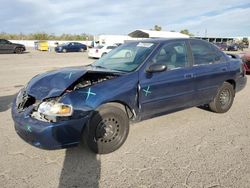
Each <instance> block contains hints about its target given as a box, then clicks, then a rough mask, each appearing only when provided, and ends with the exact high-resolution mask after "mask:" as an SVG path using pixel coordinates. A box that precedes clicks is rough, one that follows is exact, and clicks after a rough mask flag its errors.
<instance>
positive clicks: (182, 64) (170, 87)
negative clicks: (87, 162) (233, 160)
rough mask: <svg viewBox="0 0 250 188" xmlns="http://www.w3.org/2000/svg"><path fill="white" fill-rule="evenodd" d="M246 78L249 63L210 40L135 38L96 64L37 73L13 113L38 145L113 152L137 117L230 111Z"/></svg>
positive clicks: (19, 130) (28, 137) (17, 125)
mask: <svg viewBox="0 0 250 188" xmlns="http://www.w3.org/2000/svg"><path fill="white" fill-rule="evenodd" d="M246 82H247V77H246V76H245V71H244V67H243V63H242V61H241V60H240V59H238V58H237V57H236V56H230V57H229V56H227V55H226V54H225V53H223V52H222V51H221V50H219V49H218V48H216V47H215V46H214V45H212V44H210V43H208V42H207V41H203V40H197V39H164V40H163V39H150V40H142V41H134V42H129V43H125V44H123V45H121V46H119V47H117V48H115V49H114V50H112V51H111V52H109V53H108V54H107V55H105V56H104V57H102V58H100V59H99V60H97V61H96V62H95V63H93V64H91V65H87V66H82V67H69V68H63V69H59V70H55V71H50V72H47V73H44V74H39V75H37V76H35V77H34V78H33V79H31V80H30V81H29V82H28V84H27V85H26V86H25V87H24V88H22V89H21V90H20V91H19V93H18V95H17V97H16V98H15V99H14V101H13V103H12V104H13V106H12V118H13V120H14V122H15V130H16V132H17V134H18V135H20V137H21V138H22V139H24V140H25V141H27V142H28V143H30V144H32V145H33V146H36V147H40V148H44V149H56V148H65V147H69V146H75V145H77V144H79V143H80V141H81V140H82V139H83V140H85V143H86V144H87V146H88V147H89V148H90V149H91V150H92V151H94V152H96V153H110V152H113V151H115V150H117V149H118V148H119V147H120V146H121V145H122V144H123V143H124V142H125V140H126V138H127V136H128V133H129V123H130V122H133V121H134V122H137V121H140V120H144V119H148V118H152V117H156V116H159V115H163V114H166V113H171V112H174V111H178V110H181V109H186V108H190V107H195V106H201V105H208V106H209V107H210V109H211V110H212V111H214V112H216V113H225V112H227V111H228V110H229V109H230V108H231V106H232V104H233V101H234V97H235V93H236V92H238V91H240V90H242V89H243V88H244V87H245V85H246ZM166 126H167V125H166ZM182 126H185V125H182ZM142 147H143V146H142Z"/></svg>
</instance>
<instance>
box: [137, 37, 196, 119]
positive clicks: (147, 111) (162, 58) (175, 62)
mask: <svg viewBox="0 0 250 188" xmlns="http://www.w3.org/2000/svg"><path fill="white" fill-rule="evenodd" d="M189 59H190V58H189V53H188V51H187V47H186V43H185V41H178V42H171V43H167V44H165V45H163V46H162V48H161V49H160V50H159V51H158V52H157V54H156V55H155V56H154V57H153V59H152V61H151V62H152V63H158V64H164V65H166V66H167V70H166V71H164V72H155V73H147V72H146V71H144V72H141V73H140V78H139V80H140V81H139V103H140V107H141V115H142V117H148V116H153V115H155V114H161V113H164V112H168V111H172V110H177V109H180V108H185V107H189V106H192V104H193V95H194V84H193V79H194V78H193V71H192V68H191V67H190V61H189ZM152 63H151V64H152Z"/></svg>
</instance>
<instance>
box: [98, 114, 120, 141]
mask: <svg viewBox="0 0 250 188" xmlns="http://www.w3.org/2000/svg"><path fill="white" fill-rule="evenodd" d="M119 131H120V125H119V123H118V121H117V120H116V119H115V118H106V119H103V120H102V121H101V122H100V123H99V124H98V126H97V129H96V138H97V141H98V142H103V143H109V142H112V141H113V140H115V139H116V138H117V137H118V134H119Z"/></svg>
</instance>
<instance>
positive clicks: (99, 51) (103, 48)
mask: <svg viewBox="0 0 250 188" xmlns="http://www.w3.org/2000/svg"><path fill="white" fill-rule="evenodd" d="M114 48H117V45H99V46H97V47H94V48H91V49H89V52H88V56H89V57H90V58H100V57H102V56H104V55H106V54H107V53H109V52H110V51H111V50H113V49H114Z"/></svg>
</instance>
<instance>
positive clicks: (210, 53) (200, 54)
mask: <svg viewBox="0 0 250 188" xmlns="http://www.w3.org/2000/svg"><path fill="white" fill-rule="evenodd" d="M190 45H191V50H192V53H193V58H194V65H195V66H198V65H207V64H213V63H215V59H217V57H216V56H217V54H216V51H215V49H213V48H212V47H211V45H209V44H208V43H206V42H204V41H198V40H197V41H195V40H194V41H190Z"/></svg>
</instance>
